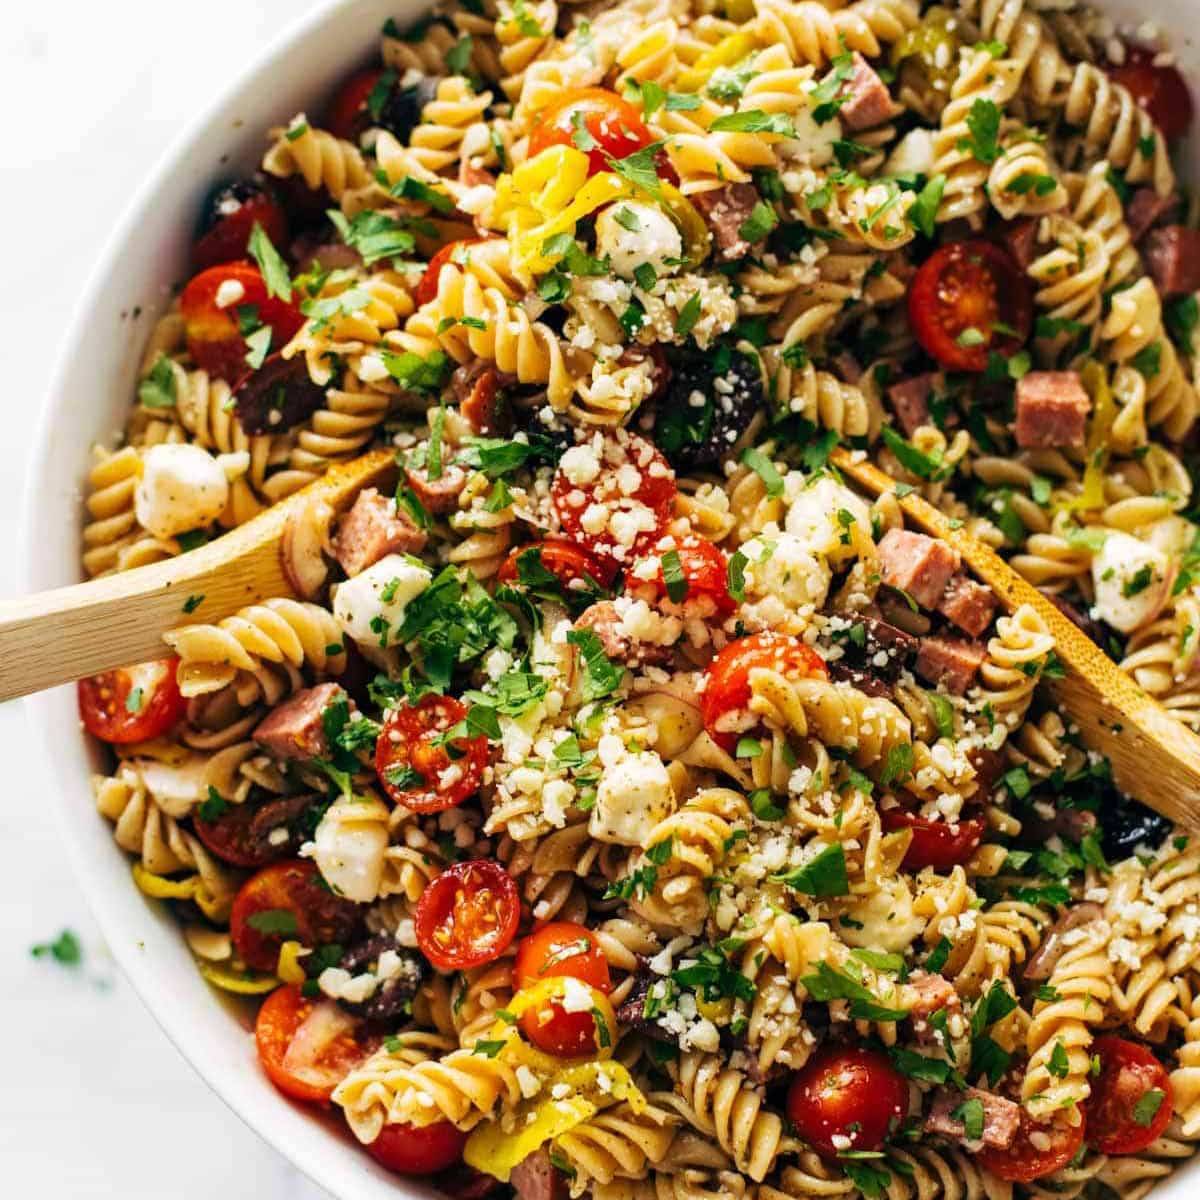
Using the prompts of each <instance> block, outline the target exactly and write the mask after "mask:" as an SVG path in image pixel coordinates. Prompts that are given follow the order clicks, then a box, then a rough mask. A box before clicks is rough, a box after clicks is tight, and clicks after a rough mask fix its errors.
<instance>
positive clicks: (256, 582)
mask: <svg viewBox="0 0 1200 1200" xmlns="http://www.w3.org/2000/svg"><path fill="white" fill-rule="evenodd" d="M396 473H397V467H396V454H395V451H393V450H373V451H371V452H370V453H368V454H364V455H362V456H361V457H359V458H356V459H353V460H352V461H350V462H347V463H342V464H338V465H336V466H334V467H333V468H331V469H330V470H329V471H328V472H327V473H326V474H325V475H324V476H322V477H321V478H320V479H318V480H316V481H315V482H313V483H311V484H309V485H308V486H307V487H305V488H303V489H301V490H300V491H299V492H296V493H295V494H294V495H292V496H289V497H288V498H287V499H286V500H282V501H280V503H278V504H275V505H272V507H270V508H268V509H267V510H266V511H265V512H262V513H259V515H258V516H257V517H254V518H253V519H251V520H249V521H247V522H246V523H245V524H244V525H239V526H238V527H237V528H236V529H231V530H230V531H229V532H228V533H225V534H223V535H222V536H221V537H218V538H216V539H214V540H213V541H212V542H210V543H209V544H208V545H206V546H200V547H199V548H197V549H195V550H193V551H191V552H190V553H188V554H182V555H180V556H179V557H178V558H172V559H168V560H167V561H165V562H159V563H153V564H151V565H150V566H146V567H136V568H134V569H133V570H131V571H123V572H121V573H120V574H117V575H106V576H104V577H103V578H100V579H93V580H92V581H91V582H90V583H77V584H72V585H71V586H70V587H63V588H55V589H54V590H53V591H49V592H41V593H39V594H37V595H35V596H23V597H21V598H19V599H16V600H6V601H3V602H0V700H11V699H12V698H13V697H14V696H24V695H27V694H28V693H30V692H36V691H40V690H41V689H43V688H49V687H55V686H57V685H58V684H60V683H70V682H71V681H73V680H76V679H83V678H84V677H85V676H88V675H97V674H99V673H100V672H101V671H109V670H112V669H113V668H114V667H126V666H131V665H133V664H134V663H139V662H152V661H153V660H154V659H157V658H163V657H165V655H166V648H165V647H164V645H163V640H162V635H163V634H164V633H165V632H166V631H167V630H168V629H173V628H174V627H175V626H177V625H181V624H184V623H185V622H187V621H220V620H222V619H223V618H225V617H228V616H231V615H232V614H233V613H235V612H237V611H238V610H239V609H241V608H244V607H245V606H246V605H248V604H254V603H256V602H257V601H259V600H263V599H266V598H267V597H269V596H291V595H293V594H294V590H293V588H292V586H291V584H290V583H289V582H288V579H287V576H286V574H285V573H284V569H283V559H282V555H281V554H280V547H281V544H282V542H283V537H284V529H285V527H286V525H287V522H288V517H289V516H291V515H292V514H293V513H297V512H299V511H300V510H301V509H302V508H303V507H304V506H306V505H307V504H309V503H311V502H312V501H313V500H316V499H319V500H324V501H325V502H326V503H327V504H328V505H329V506H330V508H332V509H333V510H334V511H335V512H340V511H341V510H343V509H344V508H346V507H348V506H349V504H350V503H351V502H352V501H353V499H354V497H355V496H356V495H357V494H358V493H359V492H360V491H361V490H362V489H363V488H365V487H371V486H374V485H377V484H382V483H385V482H386V481H387V480H388V478H389V477H390V476H394V475H395V474H396ZM199 597H202V598H203V599H202V601H201V600H198V598H199ZM193 609H195V610H197V611H196V612H195V615H193V616H189V615H188V613H189V612H191V611H192V610H193Z"/></svg>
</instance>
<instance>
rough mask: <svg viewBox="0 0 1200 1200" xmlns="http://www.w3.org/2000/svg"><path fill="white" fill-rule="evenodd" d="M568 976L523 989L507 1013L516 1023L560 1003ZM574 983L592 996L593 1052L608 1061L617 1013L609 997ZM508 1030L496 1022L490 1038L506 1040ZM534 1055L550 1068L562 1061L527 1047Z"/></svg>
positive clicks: (614, 1035)
mask: <svg viewBox="0 0 1200 1200" xmlns="http://www.w3.org/2000/svg"><path fill="white" fill-rule="evenodd" d="M568 978H569V977H568V976H564V975H552V976H551V977H550V978H549V979H540V980H538V982H537V983H535V984H532V985H531V986H529V987H526V988H522V989H521V990H520V991H519V992H518V993H517V994H516V995H515V996H514V997H513V998H512V1001H511V1003H510V1004H509V1005H508V1008H507V1011H508V1012H509V1013H510V1014H511V1015H512V1016H514V1017H516V1018H517V1020H518V1021H519V1020H520V1019H521V1017H522V1016H523V1015H524V1014H525V1013H527V1012H529V1011H530V1010H531V1009H542V1008H545V1007H547V1006H548V1005H549V1004H550V1003H551V1002H553V1001H555V1000H559V999H561V998H562V997H564V996H565V995H566V993H567V979H568ZM574 982H576V983H579V984H580V986H582V987H585V988H587V990H588V991H589V992H590V993H591V999H592V1009H591V1011H592V1018H593V1019H594V1020H595V1022H596V1043H597V1045H596V1053H595V1055H594V1056H592V1057H595V1058H599V1059H606V1058H611V1057H612V1053H613V1050H614V1048H615V1047H616V1044H617V1014H616V1012H615V1011H614V1010H613V1006H612V1002H611V1001H610V1000H609V998H608V997H607V996H606V995H605V994H604V993H603V992H601V991H599V990H598V989H596V988H594V987H592V986H591V985H590V984H587V983H581V982H580V981H579V980H575V981H574ZM509 1032H510V1030H509V1029H508V1027H507V1026H506V1024H505V1022H504V1021H502V1020H501V1021H497V1022H496V1024H495V1025H494V1026H493V1028H492V1033H491V1036H492V1037H493V1038H495V1039H497V1040H500V1039H502V1038H504V1037H505V1035H506V1034H507V1033H509ZM529 1049H531V1050H532V1051H533V1053H534V1054H537V1055H540V1056H542V1057H543V1058H544V1060H545V1062H547V1063H549V1064H551V1066H552V1067H557V1065H558V1064H560V1063H561V1062H562V1060H561V1059H559V1058H556V1057H555V1056H554V1055H550V1054H544V1053H543V1052H542V1051H540V1050H536V1049H533V1048H532V1047H529Z"/></svg>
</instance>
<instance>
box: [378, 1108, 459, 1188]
mask: <svg viewBox="0 0 1200 1200" xmlns="http://www.w3.org/2000/svg"><path fill="white" fill-rule="evenodd" d="M466 1144H467V1135H466V1134H465V1133H463V1132H461V1131H460V1130H458V1129H455V1127H454V1126H453V1125H451V1124H450V1122H449V1121H438V1122H436V1123H435V1124H433V1125H421V1126H416V1125H385V1126H384V1127H383V1128H382V1129H381V1130H380V1131H379V1136H378V1137H377V1138H376V1139H375V1140H374V1141H373V1142H371V1143H369V1144H368V1146H367V1153H368V1154H369V1155H370V1156H371V1157H372V1158H373V1159H374V1160H375V1161H376V1162H377V1163H381V1164H382V1165H383V1166H385V1167H387V1169H388V1170H389V1171H395V1172H396V1174H397V1175H432V1174H433V1173H434V1172H435V1171H444V1170H445V1169H446V1168H447V1167H452V1166H454V1164H455V1163H457V1162H458V1161H459V1160H460V1159H461V1158H462V1152H463V1146H465V1145H466Z"/></svg>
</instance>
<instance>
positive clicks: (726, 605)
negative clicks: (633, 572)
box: [652, 534, 737, 613]
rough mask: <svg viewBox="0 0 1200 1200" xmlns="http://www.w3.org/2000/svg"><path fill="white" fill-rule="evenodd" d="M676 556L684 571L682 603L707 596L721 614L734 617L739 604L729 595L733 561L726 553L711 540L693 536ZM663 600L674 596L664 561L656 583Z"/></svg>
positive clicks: (681, 544)
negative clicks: (668, 584)
mask: <svg viewBox="0 0 1200 1200" xmlns="http://www.w3.org/2000/svg"><path fill="white" fill-rule="evenodd" d="M675 552H676V553H677V554H678V555H679V566H680V569H681V570H682V571H683V592H682V596H681V597H680V600H679V603H681V604H685V603H687V601H689V600H696V599H699V598H700V597H701V596H707V597H708V598H709V599H710V600H712V602H713V604H714V605H715V606H716V610H717V612H719V613H731V612H733V610H734V609H735V608H737V601H735V600H734V598H733V597H732V596H731V595H730V594H729V560H728V559H727V558H726V557H725V552H724V551H723V550H721V549H720V548H719V547H717V546H714V545H713V543H712V542H710V541H709V540H708V539H707V538H702V537H699V536H697V535H695V534H691V535H689V536H688V537H685V538H682V539H681V540H679V541H678V543H677V545H676V547H675ZM652 582H653V584H654V587H655V589H656V590H657V592H658V594H659V596H660V597H661V596H667V597H669V596H670V591H669V590H668V588H667V582H666V579H665V576H664V570H663V566H662V559H661V557H660V559H659V567H658V575H657V576H656V577H655V579H654V580H653V581H652Z"/></svg>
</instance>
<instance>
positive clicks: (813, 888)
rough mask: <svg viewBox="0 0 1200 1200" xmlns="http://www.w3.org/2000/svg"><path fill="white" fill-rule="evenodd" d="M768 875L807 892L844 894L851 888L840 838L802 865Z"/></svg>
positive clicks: (820, 894) (773, 881) (806, 893)
mask: <svg viewBox="0 0 1200 1200" xmlns="http://www.w3.org/2000/svg"><path fill="white" fill-rule="evenodd" d="M768 878H769V879H770V880H771V882H772V883H783V884H786V885H787V886H788V887H790V888H792V889H793V890H794V891H797V892H802V893H803V894H804V895H806V896H844V895H846V894H847V892H849V890H850V879H849V876H848V875H847V873H846V854H845V851H843V849H842V846H841V843H840V842H835V843H834V844H833V845H832V846H826V847H825V848H824V849H822V850H821V851H820V852H819V853H818V854H817V855H816V856H815V857H813V858H811V859H809V861H808V862H806V863H804V864H803V865H801V866H799V867H794V868H793V869H792V870H790V871H785V872H784V873H782V874H780V875H770V876H768Z"/></svg>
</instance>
